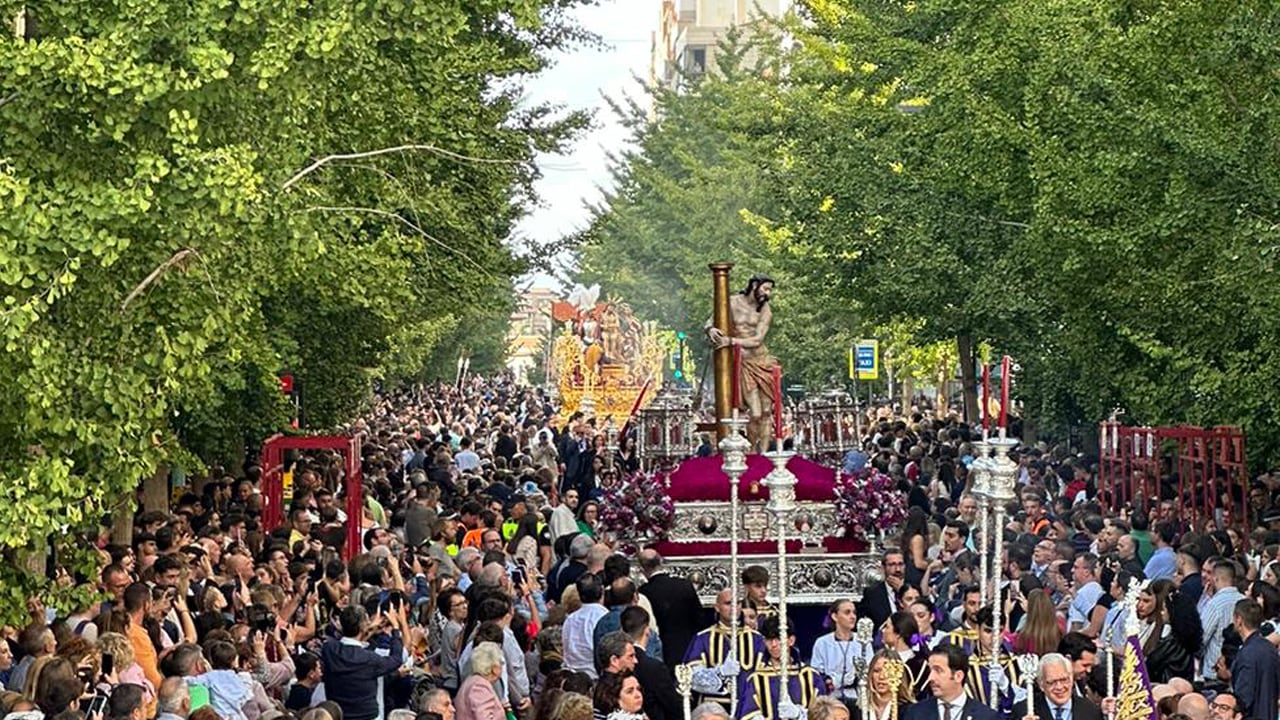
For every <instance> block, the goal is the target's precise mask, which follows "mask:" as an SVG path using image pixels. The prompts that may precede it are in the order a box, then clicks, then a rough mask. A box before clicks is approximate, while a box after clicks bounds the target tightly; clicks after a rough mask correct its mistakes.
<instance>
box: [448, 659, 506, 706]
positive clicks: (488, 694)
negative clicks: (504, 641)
mask: <svg viewBox="0 0 1280 720" xmlns="http://www.w3.org/2000/svg"><path fill="white" fill-rule="evenodd" d="M505 673H506V669H505V668H504V667H503V656H502V648H501V646H499V645H497V644H496V643H487V642H486V643H480V644H479V645H477V646H476V648H475V650H474V651H472V653H471V674H470V675H468V676H467V678H466V680H464V681H463V682H462V686H461V687H460V688H459V689H458V697H457V700H458V705H457V709H458V713H457V718H458V720H501V718H503V717H505V714H506V711H505V710H504V709H503V704H502V701H501V699H499V697H498V694H497V693H496V692H495V691H494V689H493V684H494V683H495V682H498V681H499V680H500V679H501V678H502V677H503V676H504V675H505Z"/></svg>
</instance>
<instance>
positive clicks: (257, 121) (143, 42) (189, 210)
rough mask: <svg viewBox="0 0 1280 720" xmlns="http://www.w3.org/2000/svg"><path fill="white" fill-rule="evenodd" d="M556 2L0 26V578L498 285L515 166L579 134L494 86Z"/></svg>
mask: <svg viewBox="0 0 1280 720" xmlns="http://www.w3.org/2000/svg"><path fill="white" fill-rule="evenodd" d="M25 4H26V5H30V4H29V3H25ZM575 4H577V0H486V1H485V2H466V3H463V2H446V3H429V4H426V3H408V2H403V1H402V0H360V1H359V2H352V3H346V2H341V3H340V2H320V3H315V2H302V1H301V0H280V1H276V2H269V3H267V2H240V3H226V2H221V1H219V0H199V1H198V2H189V3H169V2H160V1H158V0H131V1H130V2H126V3H63V4H56V3H55V4H42V5H39V7H38V8H37V9H36V10H35V20H36V24H37V27H38V28H39V36H38V38H37V40H35V41H32V42H23V41H19V40H13V39H11V38H9V37H8V36H6V38H5V39H4V40H3V41H0V78H3V79H0V342H3V344H4V350H5V352H4V353H3V355H0V380H3V382H4V384H5V387H6V390H7V392H6V393H5V395H4V398H3V399H0V433H3V442H0V548H3V549H4V554H5V558H6V561H5V562H4V563H3V571H0V586H3V587H5V588H6V589H8V591H9V592H12V593H26V592H29V591H30V590H32V589H33V588H36V587H39V586H40V585H41V584H42V581H41V579H40V578H38V577H34V576H29V575H26V574H24V573H23V572H22V571H21V570H20V569H19V568H18V564H17V562H16V554H15V553H18V552H20V551H23V550H28V549H33V548H36V547H38V546H39V544H40V543H41V542H43V541H44V539H45V538H48V537H50V536H53V535H55V534H62V533H65V532H66V531H67V530H68V529H69V528H70V529H75V528H79V527H85V526H90V527H92V526H93V525H94V524H95V523H96V521H97V520H98V518H99V517H100V515H101V514H102V513H103V512H105V511H110V510H120V511H122V512H128V510H129V505H128V502H129V500H130V499H131V497H132V495H133V491H134V488H135V487H136V486H137V485H138V483H139V482H140V480H141V479H142V478H145V477H148V476H150V475H151V474H152V473H153V472H154V471H155V469H156V468H157V467H158V466H159V465H160V464H161V463H163V462H168V461H183V462H184V464H187V466H188V467H189V466H190V465H189V462H190V461H192V460H193V459H194V458H193V457H192V454H193V453H194V454H196V455H198V456H199V457H201V458H203V459H205V460H209V461H215V460H216V461H219V462H221V461H223V460H225V459H227V458H229V457H235V456H236V455H237V453H238V451H239V449H240V448H241V447H242V446H243V443H244V440H245V437H246V435H253V436H261V435H263V434H266V433H268V432H270V431H273V430H275V429H277V428H279V427H281V425H282V423H283V421H284V420H285V418H286V408H285V406H284V402H283V398H282V397H281V396H280V393H279V389H278V386H277V380H276V376H277V375H278V374H279V373H280V372H282V371H289V372H292V373H294V375H295V376H296V377H297V379H298V384H299V387H300V388H301V389H302V390H303V392H304V402H305V403H306V413H307V416H308V420H309V422H310V424H311V425H312V426H323V425H328V424H332V423H334V422H337V421H340V420H345V419H346V418H347V417H349V415H350V413H351V412H352V411H353V410H354V409H355V408H357V407H358V405H359V403H360V402H362V401H363V399H364V398H366V397H367V396H368V388H369V386H370V382H371V380H372V378H373V377H375V376H390V375H393V374H395V373H403V372H406V371H405V370H404V369H403V368H400V367H388V366H387V364H388V363H391V362H413V361H420V360H421V359H422V358H424V357H426V356H427V351H428V348H427V347H426V345H428V344H430V343H432V342H435V341H437V340H439V339H440V338H441V337H443V335H442V333H441V332H440V330H439V328H440V327H442V326H444V325H447V324H448V322H450V320H449V319H450V318H452V317H453V316H455V315H457V314H459V313H460V312H461V310H460V309H461V308H466V307H468V306H471V305H476V306H482V307H491V306H492V303H491V302H490V300H489V299H490V298H491V297H492V296H494V295H495V294H501V293H504V292H506V291H507V290H508V288H509V282H510V278H511V276H512V275H514V274H518V273H519V272H521V271H522V270H523V268H524V267H525V261H524V260H522V259H520V258H516V257H514V256H513V254H512V253H511V251H510V250H509V249H508V247H507V246H506V245H505V244H504V242H503V240H504V238H505V237H506V236H507V234H508V232H509V230H510V228H511V225H512V223H513V222H514V221H515V220H516V219H517V218H518V217H519V216H520V213H521V212H522V209H523V207H524V205H525V203H526V201H527V200H528V199H529V198H531V197H532V183H533V181H534V180H535V179H536V170H535V168H534V166H533V164H532V159H533V156H534V154H535V153H536V152H538V151H547V150H554V149H555V148H557V147H559V146H560V145H561V143H563V142H564V141H565V140H566V139H567V138H569V137H571V136H572V134H573V133H574V132H576V131H577V130H578V129H580V128H581V127H583V125H584V121H583V118H582V117H580V116H578V115H575V114H569V115H567V116H565V115H562V116H560V117H556V116H553V115H552V113H551V112H550V109H549V108H546V107H541V106H529V105H528V104H523V103H520V102H519V97H518V84H517V83H516V82H514V80H516V79H518V78H520V77H521V76H523V75H526V74H528V73H531V72H536V71H538V70H539V69H540V68H541V67H542V66H543V64H544V62H545V57H547V56H548V54H549V53H550V52H551V51H553V50H555V49H556V48H559V47H562V46H564V45H565V44H566V43H573V42H577V41H579V40H581V39H582V37H581V34H580V33H579V32H578V31H577V30H576V29H574V28H573V27H572V26H571V25H569V24H567V23H566V20H565V17H566V15H565V13H566V10H567V9H568V8H570V7H572V6H573V5H575ZM22 5H24V3H20V2H16V1H14V0H0V17H3V18H4V19H5V23H6V24H7V23H8V19H9V18H11V17H13V16H14V14H15V13H16V12H17V10H18V8H19V7H20V6H22ZM400 146H416V147H414V148H411V149H404V150H401V151H396V152H388V153H383V154H372V155H367V156H363V157H345V158H336V159H333V160H331V161H330V162H327V163H324V164H322V165H319V166H315V167H314V169H313V170H311V171H310V172H307V173H305V174H300V171H301V170H302V169H303V168H307V167H309V166H311V165H312V163H313V162H314V161H315V160H317V159H318V158H324V157H326V156H330V155H348V156H350V155H354V154H360V153H367V152H368V151H373V150H379V149H384V148H394V147H400ZM415 345H416V346H418V347H417V348H416V352H417V354H416V355H412V356H406V355H403V354H401V353H400V352H398V351H402V350H403V349H405V348H406V347H410V346H415ZM419 370H421V368H413V369H412V372H417V371H419ZM250 439H256V438H253V437H251V438H250ZM121 503H123V505H122V504H121ZM91 561H92V558H87V559H86V562H85V563H84V564H83V565H82V569H84V570H89V569H91V568H90V567H89V565H90V564H91ZM4 607H5V608H6V609H7V610H9V611H13V610H15V609H16V610H17V611H18V612H20V611H21V608H22V604H21V603H7V604H5V606H4ZM3 619H4V620H5V621H12V620H14V618H12V617H10V616H6V617H4V618H3Z"/></svg>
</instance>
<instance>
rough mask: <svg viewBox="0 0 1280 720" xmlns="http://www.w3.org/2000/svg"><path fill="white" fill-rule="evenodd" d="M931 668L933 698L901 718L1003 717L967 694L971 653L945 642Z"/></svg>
mask: <svg viewBox="0 0 1280 720" xmlns="http://www.w3.org/2000/svg"><path fill="white" fill-rule="evenodd" d="M898 557H901V555H899V556H898ZM928 668H929V691H930V692H932V693H933V697H931V698H928V699H925V700H921V701H920V702H918V703H916V704H914V705H911V706H909V707H908V708H907V710H906V712H905V713H904V714H903V718H902V720H1000V715H999V713H997V712H996V711H995V710H992V709H991V708H989V707H987V706H986V705H983V704H982V703H980V702H978V701H977V700H974V699H972V698H970V697H969V696H967V695H965V692H964V684H965V678H967V677H968V675H969V656H968V655H966V654H965V652H964V650H962V649H961V648H960V647H958V646H956V645H952V644H949V643H944V644H942V645H939V646H938V647H936V648H934V649H933V651H932V652H930V653H929V665H928ZM1067 690H1068V692H1070V688H1069V687H1068V688H1067Z"/></svg>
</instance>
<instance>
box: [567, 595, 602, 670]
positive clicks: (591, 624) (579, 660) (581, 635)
mask: <svg viewBox="0 0 1280 720" xmlns="http://www.w3.org/2000/svg"><path fill="white" fill-rule="evenodd" d="M576 587H577V590H578V597H579V599H581V600H582V607H581V608H579V609H578V610H575V611H574V612H573V614H571V615H569V617H567V618H565V621H564V631H563V633H562V637H563V638H564V666H565V667H566V668H568V669H570V670H576V671H578V672H584V673H586V674H587V675H590V676H591V678H592V679H596V678H597V677H598V675H597V673H596V665H595V629H596V623H597V622H599V621H600V618H602V617H604V616H605V615H606V614H608V612H609V611H608V610H607V609H605V607H604V589H603V588H602V587H601V585H600V580H599V578H597V577H596V576H595V575H591V574H588V575H583V576H581V577H580V578H578V581H577V583H576Z"/></svg>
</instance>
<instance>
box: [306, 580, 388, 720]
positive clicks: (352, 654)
mask: <svg viewBox="0 0 1280 720" xmlns="http://www.w3.org/2000/svg"><path fill="white" fill-rule="evenodd" d="M339 623H340V627H341V633H342V637H341V638H335V639H331V640H329V641H328V642H326V643H325V644H324V648H323V649H322V650H321V652H320V660H321V665H322V672H323V673H324V677H325V678H326V680H325V692H326V695H327V697H328V699H329V700H332V701H333V702H335V703H337V704H338V707H340V708H342V715H343V718H345V720H382V718H384V717H386V713H385V708H384V707H383V698H384V692H383V679H384V678H386V677H388V676H392V675H396V674H400V675H403V674H405V673H407V672H408V670H407V668H406V666H405V654H404V641H403V638H405V637H408V635H409V626H408V622H407V620H406V618H405V610H404V606H403V605H401V604H393V605H389V606H388V608H387V611H386V614H385V616H384V615H383V614H382V613H381V612H380V613H379V614H377V615H375V616H374V617H373V618H372V619H370V617H369V614H368V613H367V612H365V609H364V608H363V607H360V606H358V605H355V606H348V607H346V608H343V610H342V613H341V614H340V615H339ZM387 623H389V624H390V626H391V639H390V643H389V646H388V648H387V649H388V654H387V655H382V654H380V653H378V652H377V651H375V650H374V649H373V648H371V647H370V646H369V639H370V638H371V637H372V636H373V635H374V634H375V633H379V632H381V631H382V630H383V629H384V624H387Z"/></svg>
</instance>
